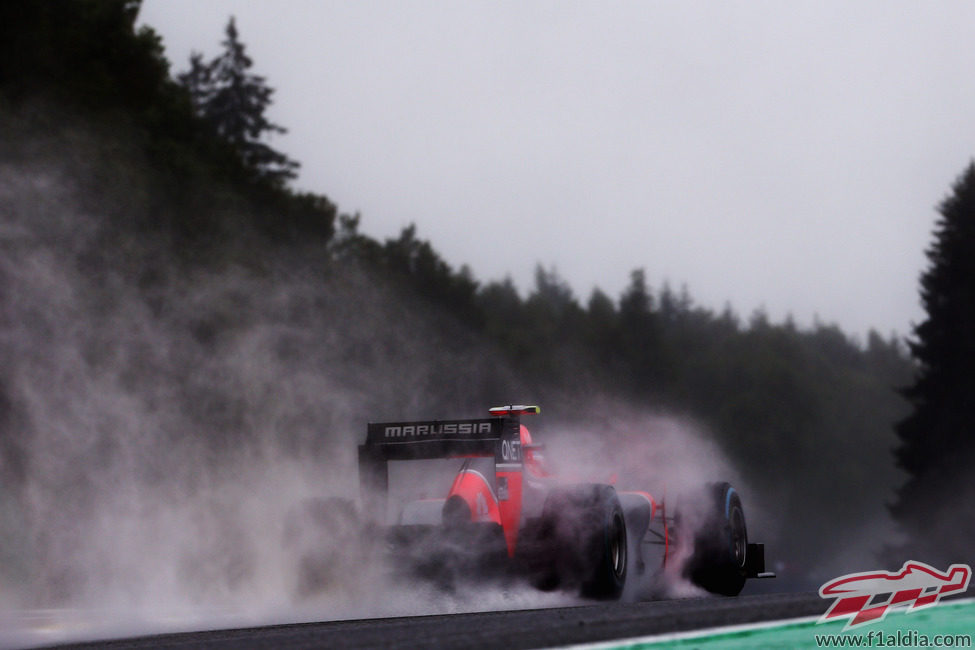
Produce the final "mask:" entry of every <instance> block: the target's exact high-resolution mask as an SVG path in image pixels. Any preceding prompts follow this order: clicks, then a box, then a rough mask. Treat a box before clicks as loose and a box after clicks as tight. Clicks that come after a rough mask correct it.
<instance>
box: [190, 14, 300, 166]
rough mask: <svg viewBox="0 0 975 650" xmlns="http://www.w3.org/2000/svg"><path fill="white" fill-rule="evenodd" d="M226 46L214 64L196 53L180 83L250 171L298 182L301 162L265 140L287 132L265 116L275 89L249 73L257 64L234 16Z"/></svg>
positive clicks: (229, 27) (228, 26) (195, 105)
mask: <svg viewBox="0 0 975 650" xmlns="http://www.w3.org/2000/svg"><path fill="white" fill-rule="evenodd" d="M222 45H223V48H224V50H223V53H222V54H220V56H218V57H216V58H215V59H213V60H212V61H210V62H209V63H207V62H204V61H203V57H202V55H201V54H199V53H196V52H194V53H193V54H192V56H191V57H190V69H189V71H188V72H185V73H183V74H181V75H180V76H179V81H180V83H181V84H182V85H183V86H184V87H186V89H187V90H189V92H190V97H191V99H192V101H193V106H194V108H195V109H196V112H197V114H198V115H199V116H200V117H202V118H203V119H204V120H206V121H207V122H208V123H209V124H210V125H211V126H212V128H213V129H214V131H215V132H216V133H217V135H218V136H220V137H221V138H222V139H223V140H225V141H226V142H228V143H230V144H231V145H232V146H233V147H234V148H235V149H236V150H237V151H238V153H239V154H240V156H241V159H242V160H243V161H244V164H245V165H246V166H247V167H248V168H249V169H252V170H253V171H255V172H256V173H257V174H258V176H260V177H262V178H265V179H268V180H270V181H272V182H274V183H278V184H280V183H283V182H285V181H286V180H287V179H291V178H294V177H295V170H296V169H297V168H298V167H299V164H298V163H297V162H295V161H293V160H291V159H289V158H288V157H287V156H286V155H284V154H282V153H280V152H278V151H275V150H274V149H272V148H271V147H270V146H268V145H267V144H266V143H264V142H263V141H262V140H263V138H264V137H265V136H266V135H269V134H274V133H278V134H280V133H286V132H287V129H285V128H283V127H281V126H279V125H277V124H274V123H272V122H271V121H270V120H268V118H267V116H266V115H265V111H266V110H267V108H268V106H270V104H271V96H272V95H273V94H274V90H273V89H272V88H270V87H269V86H268V85H267V83H266V81H265V79H264V77H261V76H259V75H255V74H251V73H250V72H249V70H250V68H251V66H252V65H253V61H252V60H251V58H250V57H249V56H247V53H246V52H245V48H244V44H243V43H241V42H240V39H239V38H238V34H237V26H236V24H235V23H234V19H233V17H231V18H230V20H229V21H228V23H227V29H226V38H225V39H224V41H223V43H222Z"/></svg>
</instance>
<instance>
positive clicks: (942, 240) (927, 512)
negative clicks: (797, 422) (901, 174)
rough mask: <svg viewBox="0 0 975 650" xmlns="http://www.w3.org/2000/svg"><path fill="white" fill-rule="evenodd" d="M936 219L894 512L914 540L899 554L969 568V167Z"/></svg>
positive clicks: (972, 271) (974, 415) (973, 415)
mask: <svg viewBox="0 0 975 650" xmlns="http://www.w3.org/2000/svg"><path fill="white" fill-rule="evenodd" d="M939 212H940V215H941V217H940V218H939V220H938V222H937V224H936V226H935V231H934V243H933V245H932V246H931V247H930V248H929V249H928V250H927V251H926V253H927V257H928V260H929V262H930V266H929V267H928V269H927V270H926V271H925V272H924V274H923V275H922V276H921V302H922V305H923V307H924V309H925V311H926V312H927V314H926V318H925V319H924V320H923V321H922V322H921V323H920V324H919V325H917V326H916V327H915V328H914V340H912V341H910V342H909V345H910V350H911V354H912V356H913V357H914V359H915V361H916V364H917V373H916V376H915V381H914V384H913V385H912V386H911V387H910V388H908V389H907V390H905V391H904V395H905V397H907V399H908V400H909V402H910V403H911V405H912V406H913V411H912V413H911V414H910V415H909V416H908V417H907V418H906V419H904V420H902V421H901V422H900V423H898V425H897V427H896V433H897V436H898V437H899V438H900V440H901V444H900V446H899V447H898V448H897V449H896V451H895V454H896V458H897V463H898V465H899V466H900V467H901V468H902V469H903V470H905V471H906V472H907V473H908V475H909V478H908V480H907V482H906V483H905V484H904V486H903V487H902V488H901V489H900V490H899V492H898V500H897V502H896V503H895V504H894V505H893V506H892V507H891V512H892V513H893V515H894V517H895V519H896V520H897V521H898V523H899V524H900V525H901V527H902V529H903V530H904V532H906V533H907V534H908V536H909V538H910V540H909V542H908V544H907V545H906V546H905V547H903V548H901V549H894V552H895V553H896V552H898V551H899V552H900V553H903V554H905V555H906V554H908V553H909V554H911V555H912V556H918V557H916V559H921V560H923V559H925V558H928V559H929V560H930V561H934V562H940V563H945V562H962V561H972V560H975V516H973V515H975V489H973V488H972V485H973V477H972V476H971V471H972V469H973V467H975V164H972V165H970V166H969V167H968V169H967V170H966V171H965V172H964V173H963V174H962V175H961V177H960V178H959V180H958V181H957V182H956V184H955V185H954V187H953V192H952V194H951V195H950V196H949V197H948V198H947V199H946V200H945V201H944V202H943V203H942V204H941V205H940V207H939ZM901 557H903V556H901ZM901 557H891V558H890V560H891V561H892V562H893V563H896V562H898V561H900V560H901ZM904 559H907V558H906V557H905V558H904Z"/></svg>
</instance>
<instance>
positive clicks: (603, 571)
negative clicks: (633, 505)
mask: <svg viewBox="0 0 975 650" xmlns="http://www.w3.org/2000/svg"><path fill="white" fill-rule="evenodd" d="M543 521H544V524H543V530H544V536H545V537H546V538H547V541H548V544H547V548H548V549H549V552H548V554H547V560H546V562H545V564H544V565H543V566H544V569H543V570H542V571H541V572H539V573H538V574H537V576H536V579H535V580H533V582H534V583H535V585H536V586H537V587H538V588H540V589H546V590H547V589H552V588H555V587H556V586H561V587H572V586H576V587H579V590H580V592H581V594H582V595H583V596H584V597H586V598H596V599H600V600H615V599H617V598H619V597H620V595H621V594H622V593H623V587H624V585H625V584H626V568H627V543H626V520H625V518H624V516H623V508H622V506H621V505H620V501H619V497H617V496H616V490H614V489H613V487H612V486H610V485H603V484H582V485H573V486H569V487H565V488H559V489H557V490H553V491H552V492H551V493H550V494H549V496H548V499H547V500H546V502H545V508H544V513H543Z"/></svg>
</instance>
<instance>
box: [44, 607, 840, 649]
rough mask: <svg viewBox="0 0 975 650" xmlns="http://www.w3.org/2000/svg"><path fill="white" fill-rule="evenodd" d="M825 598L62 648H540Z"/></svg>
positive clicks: (745, 616) (466, 617) (694, 625)
mask: <svg viewBox="0 0 975 650" xmlns="http://www.w3.org/2000/svg"><path fill="white" fill-rule="evenodd" d="M829 604H830V603H829V602H828V601H825V600H823V599H822V598H820V597H819V595H818V594H816V593H792V594H762V595H754V596H739V597H738V598H720V597H708V598H688V599H679V600H660V601H651V602H644V603H599V604H593V605H584V606H579V607H562V608H553V609H530V610H515V611H501V612H480V613H472V614H445V615H434V616H408V617H402V618H382V619H362V620H350V621H330V622H324V623H300V624H293V625H274V626H267V627H255V628H247V629H239V630H217V631H209V632H187V633H179V634H165V635H159V636H149V637H142V638H134V639H122V640H115V641H102V642H97V643H82V644H74V645H63V646H58V647H61V648H112V649H115V650H121V649H123V648H221V649H223V648H240V649H243V650H257V649H265V648H266V649H271V648H275V649H276V648H282V649H286V648H292V649H297V648H446V649H451V648H503V649H504V650H517V649H520V648H546V647H553V646H565V645H571V644H576V643H588V642H596V641H607V640H613V639H625V638H630V637H638V636H646V635H651V634H664V633H669V632H683V631H689V630H697V629H702V628H709V627H720V626H725V625H738V624H744V623H755V622H760V621H771V620H777V619H785V618H796V617H801V616H818V615H820V614H822V613H823V612H825V611H826V607H827V605H829Z"/></svg>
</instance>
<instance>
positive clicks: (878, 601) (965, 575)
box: [817, 561, 972, 630]
mask: <svg viewBox="0 0 975 650" xmlns="http://www.w3.org/2000/svg"><path fill="white" fill-rule="evenodd" d="M971 577H972V568H971V567H970V566H968V565H967V564H952V565H951V566H950V567H948V569H947V570H946V571H944V572H942V571H938V570H937V569H935V568H934V567H932V566H930V565H927V564H925V563H923V562H916V561H909V562H905V563H904V566H903V567H901V570H900V571H894V572H891V571H865V572H863V573H850V574H847V575H844V576H840V577H838V578H834V579H832V580H830V581H829V582H827V583H826V584H824V585H823V586H822V587H820V588H819V596H820V597H821V598H835V599H836V601H835V602H834V603H833V604H832V606H830V608H829V609H828V610H826V613H825V614H823V615H822V616H821V617H820V619H819V620H818V621H817V623H827V622H829V621H833V620H837V619H842V618H844V617H850V620H849V621H847V624H846V626H845V627H844V628H843V629H844V630H846V629H849V628H851V627H855V626H857V625H863V624H865V623H875V622H877V621H882V620H883V618H884V617H885V616H886V615H887V612H888V611H889V610H890V609H892V608H895V607H907V608H909V609H908V612H909V613H910V612H914V611H917V610H920V609H924V608H927V607H933V606H935V605H937V604H938V601H939V600H941V599H942V598H943V597H945V596H952V595H958V594H960V593H963V592H964V591H965V590H966V589H967V588H968V583H969V581H970V580H971Z"/></svg>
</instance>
